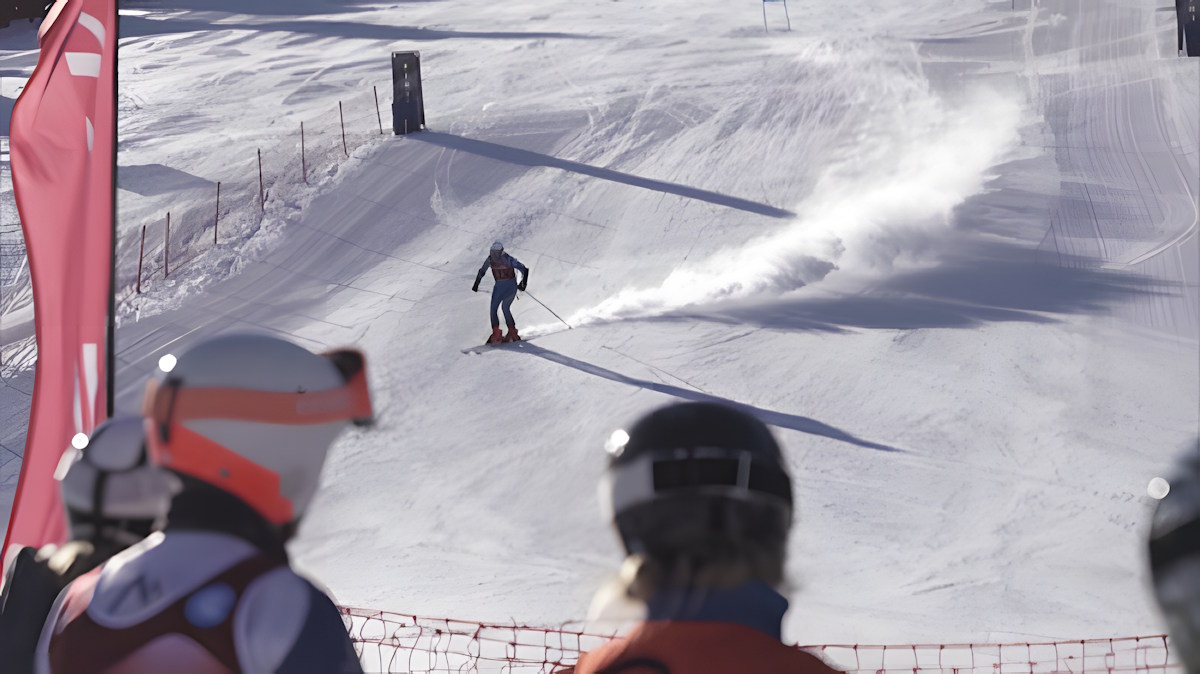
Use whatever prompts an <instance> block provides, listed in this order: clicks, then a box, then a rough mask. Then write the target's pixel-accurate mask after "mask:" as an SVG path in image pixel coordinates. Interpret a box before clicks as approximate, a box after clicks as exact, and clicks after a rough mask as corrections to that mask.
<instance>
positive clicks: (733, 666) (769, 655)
mask: <svg viewBox="0 0 1200 674" xmlns="http://www.w3.org/2000/svg"><path fill="white" fill-rule="evenodd" d="M837 671H838V670H835V669H833V668H831V667H830V666H829V665H827V664H825V663H824V661H822V660H821V659H820V658H818V657H816V656H814V655H812V654H810V653H806V652H804V651H801V650H798V649H796V648H795V647H792V646H786V645H784V644H782V643H780V642H779V641H778V640H776V639H774V638H772V637H771V636H770V635H768V634H765V633H763V632H761V631H759V630H756V629H754V628H751V627H745V626H743V625H738V624H734V623H722V622H701V621H695V622H693V621H652V622H645V623H642V624H640V625H638V626H637V627H636V628H634V630H633V631H632V632H630V633H629V635H628V636H626V637H623V638H620V639H616V640H613V641H610V642H609V643H607V644H605V645H603V646H601V647H600V648H597V649H596V650H594V651H591V652H590V653H585V654H584V655H582V656H580V658H579V663H578V664H576V665H575V666H574V667H572V668H568V669H565V670H559V673H560V674H834V673H835V672H837Z"/></svg>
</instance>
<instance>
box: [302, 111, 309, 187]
mask: <svg viewBox="0 0 1200 674" xmlns="http://www.w3.org/2000/svg"><path fill="white" fill-rule="evenodd" d="M300 174H301V175H302V176H304V183H305V184H308V162H306V161H305V160H304V122H300Z"/></svg>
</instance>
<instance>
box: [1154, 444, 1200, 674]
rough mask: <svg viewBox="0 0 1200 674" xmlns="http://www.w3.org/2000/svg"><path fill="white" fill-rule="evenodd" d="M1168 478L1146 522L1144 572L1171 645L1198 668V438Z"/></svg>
mask: <svg viewBox="0 0 1200 674" xmlns="http://www.w3.org/2000/svg"><path fill="white" fill-rule="evenodd" d="M1168 484H1169V485H1170V491H1168V492H1167V495H1166V496H1164V497H1163V498H1162V500H1161V501H1159V502H1158V505H1157V506H1156V507H1155V510H1154V517H1153V519H1152V520H1151V525H1150V540H1149V546H1148V547H1149V553H1150V575H1151V577H1152V579H1153V581H1154V596H1155V599H1156V600H1157V601H1158V606H1159V608H1160V609H1161V611H1162V614H1163V618H1165V619H1166V621H1167V631H1168V632H1169V633H1170V636H1171V642H1172V645H1173V647H1174V649H1175V651H1176V652H1177V653H1178V654H1179V656H1180V659H1181V660H1182V662H1183V664H1184V668H1185V670H1186V671H1188V672H1200V439H1197V441H1196V443H1195V445H1194V446H1192V447H1191V448H1190V449H1189V451H1188V453H1187V454H1186V455H1185V456H1184V457H1183V460H1182V461H1181V462H1180V464H1179V467H1178V469H1177V470H1176V471H1175V472H1174V474H1173V476H1172V478H1171V479H1170V480H1169V481H1168Z"/></svg>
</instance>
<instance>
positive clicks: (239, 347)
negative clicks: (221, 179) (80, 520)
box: [35, 334, 372, 674]
mask: <svg viewBox="0 0 1200 674" xmlns="http://www.w3.org/2000/svg"><path fill="white" fill-rule="evenodd" d="M143 412H144V414H145V416H146V417H147V422H146V425H147V439H148V444H149V451H150V457H151V460H152V461H154V462H155V463H157V464H159V465H161V466H163V467H164V468H166V469H168V470H170V471H172V472H173V473H174V474H176V475H177V476H178V477H179V479H180V481H181V483H182V485H183V490H182V491H181V492H180V493H179V494H178V495H177V496H175V498H174V499H173V500H172V502H171V508H170V513H169V515H168V524H167V526H166V528H165V529H164V530H163V531H162V532H160V533H156V534H154V535H152V536H150V537H149V538H147V539H146V540H145V541H143V542H141V543H139V544H137V545H135V546H133V547H131V548H129V549H128V550H126V551H125V552H122V553H121V554H119V555H117V556H116V557H114V558H113V559H112V560H110V561H109V562H108V563H107V564H105V565H103V566H101V567H100V568H98V569H96V570H94V571H92V572H90V573H88V574H85V575H83V576H81V577H80V578H78V579H77V580H75V581H74V582H73V583H71V584H70V585H69V586H68V587H67V588H66V589H65V590H64V591H63V592H62V594H60V595H59V598H58V600H57V601H56V602H55V605H54V607H53V608H52V610H51V612H50V616H49V618H48V620H47V621H46V624H45V626H44V628H43V629H42V634H41V638H40V640H39V642H38V652H37V657H36V662H35V664H36V666H37V670H36V671H38V672H42V673H53V674H61V673H64V672H82V671H87V672H100V673H111V674H115V673H116V672H127V671H138V672H141V671H146V672H152V671H189V672H199V671H205V672H361V671H362V668H361V665H360V664H359V662H358V657H357V655H356V654H355V652H354V648H353V645H352V644H351V642H350V638H349V635H348V634H347V633H346V627H345V625H344V624H343V622H342V617H341V615H340V614H339V612H338V610H337V607H336V606H334V604H333V602H332V601H330V599H329V597H327V596H326V595H325V594H323V593H322V592H320V591H319V590H317V589H316V588H315V587H314V586H313V585H312V584H311V583H310V582H309V581H307V580H305V579H303V578H302V577H300V576H298V575H297V574H296V573H294V572H293V571H292V569H291V568H290V566H289V561H288V556H287V552H286V550H285V548H284V546H285V543H286V542H287V541H288V540H289V539H291V538H292V536H293V535H294V534H295V533H296V529H297V526H298V524H299V522H300V520H301V519H302V518H303V516H304V514H305V512H306V510H307V508H308V505H309V503H310V502H311V501H312V499H313V496H314V495H315V493H316V491H317V487H318V484H319V478H320V472H321V467H322V465H323V464H324V461H325V455H326V453H327V451H328V450H329V446H330V445H331V444H332V443H333V441H334V439H335V438H336V437H337V436H338V435H339V434H340V433H341V432H342V431H343V430H344V429H345V428H346V427H347V425H348V423H349V422H354V423H357V424H363V425H365V424H369V423H370V420H371V415H372V412H371V400H370V394H369V392H368V390H367V383H366V373H365V370H364V361H363V357H362V354H360V353H358V352H357V351H348V350H347V351H334V352H330V353H326V354H322V355H316V354H313V353H310V352H308V351H307V350H305V349H303V348H301V347H299V346H296V345H295V344H292V343H291V342H288V341H285V340H282V339H279V338H276V337H270V336H264V335H247V334H234V335H225V336H220V337H215V338H212V339H208V340H205V341H203V342H201V343H199V344H197V345H195V346H193V347H192V348H191V349H189V350H188V351H187V352H185V353H184V354H182V355H181V356H179V358H178V360H177V361H176V363H175V365H174V367H173V369H171V371H170V372H167V373H164V374H163V375H161V376H160V377H159V378H158V379H156V380H152V381H151V382H149V384H148V385H147V388H146V396H145V400H144V405H143Z"/></svg>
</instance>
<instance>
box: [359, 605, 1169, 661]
mask: <svg viewBox="0 0 1200 674" xmlns="http://www.w3.org/2000/svg"><path fill="white" fill-rule="evenodd" d="M341 611H342V615H343V618H344V619H345V621H346V626H347V629H349V630H350V636H351V639H352V640H353V642H354V645H355V648H357V649H358V652H359V655H360V656H361V658H362V663H363V667H364V668H365V669H366V671H368V672H427V673H430V674H433V673H435V672H436V673H441V672H456V673H457V672H511V673H513V674H520V673H529V674H533V673H538V674H549V673H550V672H554V671H556V670H557V669H559V668H561V667H565V666H568V665H572V664H574V663H575V662H576V660H578V659H579V654H580V653H581V652H586V651H588V650H591V649H593V648H595V647H597V646H599V645H600V644H602V643H604V642H605V641H607V640H608V639H611V638H612V635H606V634H596V633H589V632H587V631H584V630H583V629H576V628H573V627H559V628H554V627H534V626H529V625H520V624H516V623H513V624H490V623H482V622H475V621H471V620H455V619H452V618H428V617H421V616H416V615H408V614H401V613H391V612H388V611H376V610H371V609H359V608H342V609H341ZM798 648H802V649H804V650H806V651H809V652H811V653H814V654H816V655H818V656H820V657H822V658H823V659H824V660H825V661H826V662H828V663H829V664H830V665H832V666H833V667H835V668H837V669H839V670H843V671H846V672H862V673H864V674H867V673H874V674H887V673H889V672H895V673H900V672H905V673H908V674H919V673H922V672H954V673H958V674H985V673H986V674H1017V673H1027V674H1043V673H1045V674H1051V673H1059V672H1069V673H1071V674H1087V673H1092V672H1097V673H1099V672H1105V673H1109V674H1113V673H1117V672H1131V673H1133V672H1156V673H1158V672H1161V673H1170V674H1184V668H1183V666H1182V665H1180V664H1179V663H1178V662H1176V661H1175V660H1173V659H1172V657H1171V650H1170V648H1169V644H1168V640H1167V637H1166V636H1165V635H1154V636H1144V637H1123V638H1113V639H1083V640H1075V641H1052V642H1042V643H1035V642H1027V643H1026V642H1014V643H1003V644H996V643H991V644H900V645H884V646H879V645H865V644H833V645H823V646H822V645H817V646H799V647H798Z"/></svg>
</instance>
